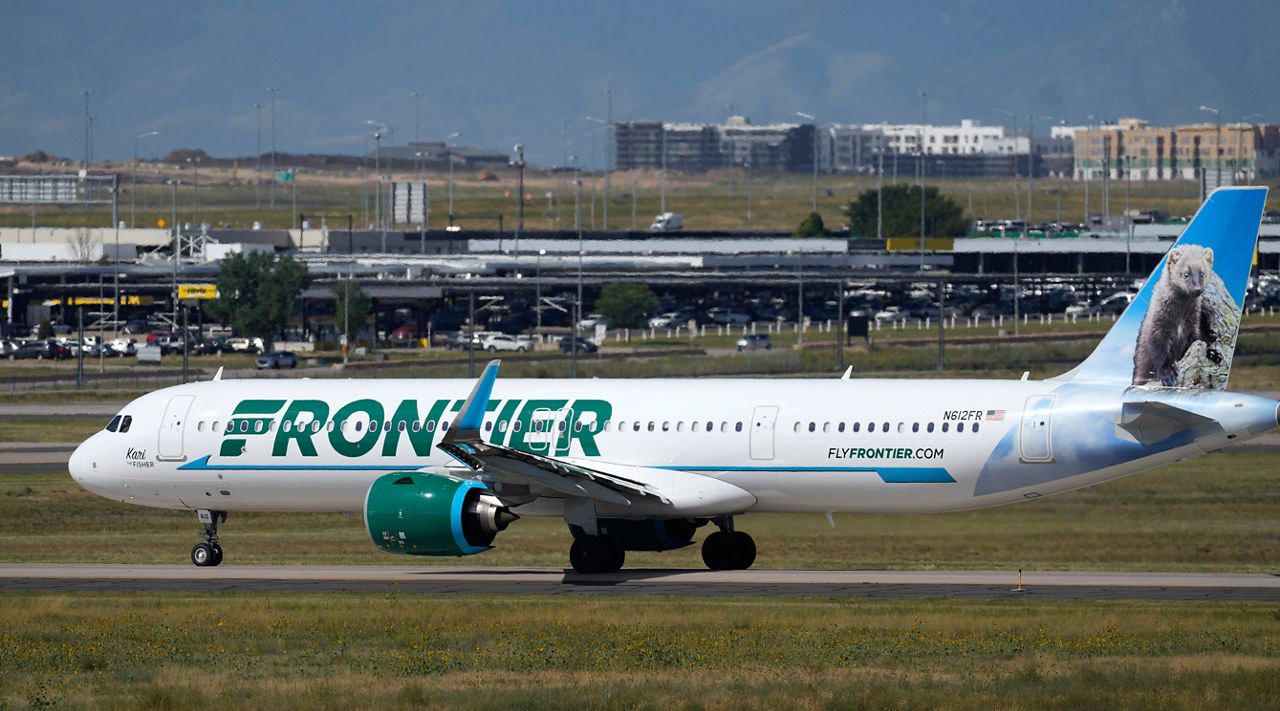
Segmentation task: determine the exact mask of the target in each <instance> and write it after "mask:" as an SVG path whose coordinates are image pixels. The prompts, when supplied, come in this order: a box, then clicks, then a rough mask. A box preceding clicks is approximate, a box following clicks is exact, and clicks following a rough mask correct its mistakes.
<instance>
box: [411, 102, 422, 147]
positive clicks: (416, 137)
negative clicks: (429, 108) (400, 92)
mask: <svg viewBox="0 0 1280 711" xmlns="http://www.w3.org/2000/svg"><path fill="white" fill-rule="evenodd" d="M409 96H412V97H413V142H414V143H417V142H419V141H420V140H422V139H421V132H422V94H419V93H418V92H416V91H412V92H409Z"/></svg>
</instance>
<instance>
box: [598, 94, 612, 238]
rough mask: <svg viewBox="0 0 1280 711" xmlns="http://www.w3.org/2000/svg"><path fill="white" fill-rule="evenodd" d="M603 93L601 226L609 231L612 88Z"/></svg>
mask: <svg viewBox="0 0 1280 711" xmlns="http://www.w3.org/2000/svg"><path fill="white" fill-rule="evenodd" d="M604 93H605V94H607V95H608V96H609V107H608V110H607V112H606V113H605V129H604V218H603V222H602V223H601V227H602V228H603V229H604V230H605V231H606V232H608V231H609V185H610V181H609V176H610V174H611V173H612V172H613V163H612V161H611V160H610V157H611V156H612V155H613V89H605V90H604Z"/></svg>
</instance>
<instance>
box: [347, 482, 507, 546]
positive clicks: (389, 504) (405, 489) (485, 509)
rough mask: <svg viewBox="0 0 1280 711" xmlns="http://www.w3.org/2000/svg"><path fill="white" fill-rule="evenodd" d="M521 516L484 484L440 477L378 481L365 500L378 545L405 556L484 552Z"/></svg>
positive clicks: (368, 524)
mask: <svg viewBox="0 0 1280 711" xmlns="http://www.w3.org/2000/svg"><path fill="white" fill-rule="evenodd" d="M517 518H519V516H517V515H515V514H513V513H511V511H510V510H509V509H508V508H507V507H505V506H503V505H502V502H500V501H499V500H498V499H497V498H496V497H494V496H493V494H492V493H490V492H489V489H488V487H487V486H485V484H484V483H482V482H478V481H463V480H460V479H454V478H453V477H449V476H444V475H441V474H429V473H423V472H400V473H395V474H387V475H385V476H382V477H379V478H378V479H377V480H376V481H374V482H373V485H372V486H370V487H369V492H368V493H367V494H366V495H365V500H364V523H365V530H367V531H368V532H369V538H370V539H371V540H372V541H373V544H374V545H375V546H377V547H379V548H381V549H382V550H384V551H386V552H388V553H399V554H402V555H439V556H445V555H453V556H463V555H472V554H474V553H481V552H484V551H486V550H488V549H489V548H490V544H492V543H493V539H494V537H495V536H497V535H498V533H499V532H501V531H503V530H505V529H506V528H507V526H508V525H509V524H510V523H511V522H512V521H515V520H516V519H517Z"/></svg>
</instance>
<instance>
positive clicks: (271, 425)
mask: <svg viewBox="0 0 1280 711" xmlns="http://www.w3.org/2000/svg"><path fill="white" fill-rule="evenodd" d="M267 431H268V432H275V431H276V421H275V420H272V421H270V422H268V423H267Z"/></svg>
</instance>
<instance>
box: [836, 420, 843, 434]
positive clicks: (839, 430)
mask: <svg viewBox="0 0 1280 711" xmlns="http://www.w3.org/2000/svg"><path fill="white" fill-rule="evenodd" d="M836 431H837V432H844V423H843V422H841V423H840V424H839V425H837V426H836Z"/></svg>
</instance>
